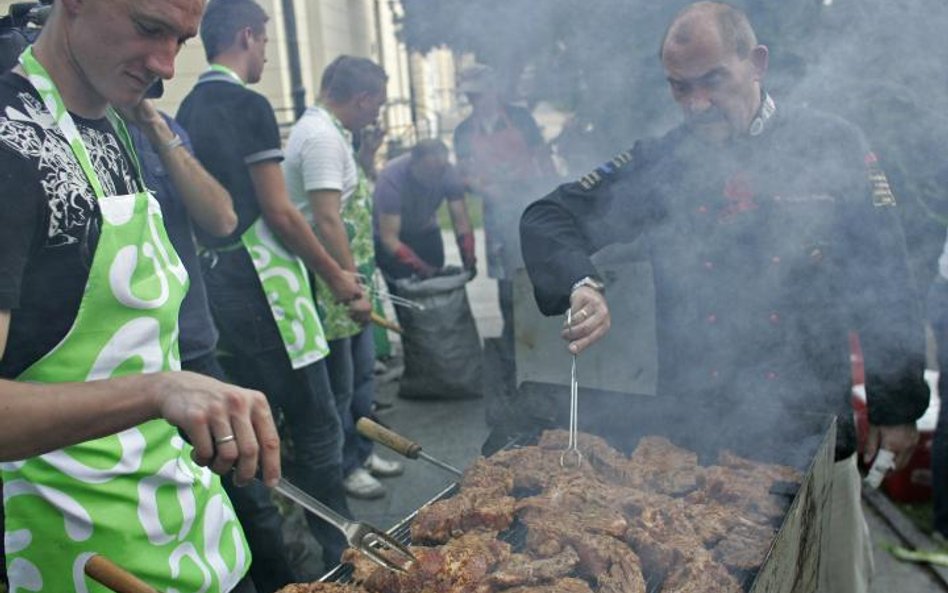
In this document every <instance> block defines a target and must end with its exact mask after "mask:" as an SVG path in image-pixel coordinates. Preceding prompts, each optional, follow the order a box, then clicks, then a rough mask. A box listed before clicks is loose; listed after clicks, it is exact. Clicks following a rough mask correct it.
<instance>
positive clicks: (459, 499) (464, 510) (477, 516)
mask: <svg viewBox="0 0 948 593" xmlns="http://www.w3.org/2000/svg"><path fill="white" fill-rule="evenodd" d="M516 503H517V501H516V500H515V499H514V498H513V497H510V496H506V495H504V494H503V493H502V492H501V491H500V490H497V489H486V490H485V489H482V488H470V489H467V490H461V491H460V492H458V493H457V494H455V495H454V496H452V497H451V498H447V499H444V500H439V501H436V502H433V503H431V504H428V505H425V506H424V507H422V508H421V509H419V510H418V515H417V516H416V517H415V519H414V521H412V524H411V539H412V541H413V542H415V543H418V544H443V543H445V542H447V541H448V540H450V539H451V538H453V537H458V536H460V535H462V534H464V533H468V532H472V531H492V532H499V531H503V530H505V529H507V528H508V527H509V526H510V524H511V523H512V522H513V519H514V514H515V512H516Z"/></svg>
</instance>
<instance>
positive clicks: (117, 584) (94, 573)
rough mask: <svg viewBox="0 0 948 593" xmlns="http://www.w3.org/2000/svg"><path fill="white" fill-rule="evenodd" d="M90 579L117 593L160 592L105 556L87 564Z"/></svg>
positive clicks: (95, 558) (97, 556)
mask: <svg viewBox="0 0 948 593" xmlns="http://www.w3.org/2000/svg"><path fill="white" fill-rule="evenodd" d="M85 571H86V574H87V575H88V576H89V578H91V579H93V580H95V581H96V582H98V583H100V584H102V585H105V586H106V587H108V588H109V589H111V590H113V591H115V593H158V590H157V589H155V588H154V587H152V586H151V585H149V584H148V583H146V582H145V581H143V580H141V579H139V578H138V577H136V576H135V575H133V574H132V573H130V572H128V571H127V570H125V569H124V568H122V567H121V566H119V565H117V564H115V563H114V562H112V561H111V560H109V559H108V558H106V557H105V556H100V555H98V554H97V555H95V556H93V557H92V558H90V559H89V561H88V562H86V567H85Z"/></svg>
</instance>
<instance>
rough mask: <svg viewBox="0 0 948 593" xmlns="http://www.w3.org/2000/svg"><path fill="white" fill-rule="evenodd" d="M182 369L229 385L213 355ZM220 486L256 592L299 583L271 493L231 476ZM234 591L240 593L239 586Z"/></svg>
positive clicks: (266, 592) (270, 592)
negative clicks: (246, 549) (246, 551)
mask: <svg viewBox="0 0 948 593" xmlns="http://www.w3.org/2000/svg"><path fill="white" fill-rule="evenodd" d="M181 367H182V368H183V369H184V370H186V371H193V372H195V373H200V374H202V375H207V376H208V377H214V378H215V379H218V380H220V381H224V382H229V379H228V378H227V376H226V374H225V373H224V369H223V368H221V365H220V363H218V361H217V357H216V356H215V355H214V354H206V355H204V356H201V357H198V358H195V359H193V360H183V361H181ZM221 483H222V484H223V486H224V490H226V491H227V495H228V496H229V497H230V500H231V503H233V505H234V511H235V512H236V513H237V519H239V520H240V524H241V526H242V527H243V528H244V534H245V535H246V536H247V543H248V544H249V545H250V554H251V557H252V562H251V564H250V577H251V578H252V579H253V584H254V585H255V586H256V590H257V592H258V593H273V592H274V591H276V590H278V589H280V588H282V587H283V586H285V585H287V584H289V583H294V582H296V581H297V580H298V579H297V578H296V575H295V574H294V573H293V569H292V568H291V567H290V563H289V560H287V557H286V549H285V546H284V544H283V517H282V516H281V515H280V511H279V509H277V507H276V505H275V504H273V500H272V499H271V498H270V490H269V489H268V488H267V487H266V486H264V485H263V484H261V483H260V482H257V481H254V482H251V483H249V484H247V485H246V486H236V485H235V484H234V482H233V480H231V479H230V477H229V476H223V477H221ZM235 591H240V588H239V586H238V589H236V590H235Z"/></svg>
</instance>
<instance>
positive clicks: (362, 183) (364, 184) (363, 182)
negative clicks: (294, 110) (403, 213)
mask: <svg viewBox="0 0 948 593" xmlns="http://www.w3.org/2000/svg"><path fill="white" fill-rule="evenodd" d="M313 108H314V109H316V110H317V111H322V112H323V113H325V114H326V117H328V118H329V121H331V122H332V125H334V126H336V129H337V130H339V134H340V135H342V137H343V138H345V139H346V142H349V152H351V153H352V159H353V160H354V161H355V166H356V176H357V180H358V187H357V188H356V189H357V191H368V182H369V180H368V178H367V177H366V176H365V171H363V170H362V166H361V165H360V164H359V159H357V158H356V154H355V148H354V147H353V146H352V143H351V142H350V138H351V137H352V136H351V134H352V132H350V131H349V130H347V129H346V127H345V126H344V125H342V121H340V120H339V118H338V117H336V116H335V114H334V113H333V112H332V111H330V110H329V108H328V107H326V106H325V105H323V104H322V103H316V104H315V105H314V106H313Z"/></svg>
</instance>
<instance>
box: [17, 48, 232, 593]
mask: <svg viewBox="0 0 948 593" xmlns="http://www.w3.org/2000/svg"><path fill="white" fill-rule="evenodd" d="M20 63H21V64H22V65H23V68H24V70H25V72H26V73H27V75H28V76H29V80H30V82H31V83H32V84H33V86H34V87H35V88H36V90H37V91H38V92H39V94H40V96H41V97H42V98H43V102H44V103H45V105H46V108H47V109H48V110H49V112H50V113H51V114H52V115H53V117H54V120H55V123H56V124H57V125H58V127H59V129H60V131H61V132H62V134H63V135H64V136H65V137H66V139H67V140H68V142H69V144H70V146H71V147H72V151H73V154H74V155H75V157H76V160H77V161H78V162H79V164H80V166H81V167H82V170H83V172H84V173H85V175H86V177H87V179H88V181H89V184H90V185H91V186H92V189H93V191H94V192H95V195H96V198H97V200H98V205H99V207H100V209H101V211H102V230H101V236H100V238H99V242H98V246H97V248H96V250H95V255H94V257H93V260H92V264H91V268H90V270H89V279H88V282H87V284H86V287H85V292H84V294H83V298H82V302H81V303H80V305H79V311H78V313H77V316H76V320H75V322H74V323H73V326H72V328H70V330H69V332H68V333H67V334H66V337H65V338H63V340H62V341H61V342H60V343H59V344H58V345H57V346H56V347H55V348H54V349H53V350H52V351H50V352H48V353H47V354H46V355H45V356H44V357H43V358H41V359H40V360H39V361H37V362H36V363H35V364H33V365H32V366H31V367H30V368H28V369H27V370H26V371H24V372H23V374H21V375H20V376H19V377H18V378H17V380H18V381H28V382H37V383H60V382H73V381H76V382H78V381H94V380H98V379H107V378H111V377H121V376H125V375H132V374H138V373H155V372H159V371H166V370H176V369H179V368H180V366H181V365H180V360H179V359H178V352H177V350H178V348H177V342H178V340H177V332H178V309H179V307H180V304H181V300H182V299H183V298H184V295H185V292H186V291H187V285H188V276H187V272H186V271H185V269H184V266H183V265H182V263H181V260H180V259H179V258H178V256H177V254H176V253H175V251H174V248H173V247H172V246H171V242H170V241H169V240H168V236H167V234H166V233H165V229H164V224H163V222H162V216H161V209H160V207H159V205H158V202H157V201H156V200H155V199H154V197H153V196H152V195H151V194H149V193H147V192H139V193H136V194H128V195H123V196H105V195H104V192H103V190H102V186H101V184H100V183H99V180H98V178H97V177H96V173H95V170H94V168H93V166H92V164H91V162H90V160H89V155H88V153H87V151H86V148H85V146H84V145H83V142H82V138H81V136H80V134H79V132H78V130H77V129H76V127H75V124H74V123H73V121H72V118H71V117H70V116H69V113H68V111H67V110H66V108H65V105H64V104H63V102H62V99H61V97H60V95H59V92H58V91H57V89H56V87H55V85H54V84H53V82H52V80H51V79H50V78H49V75H48V74H47V72H46V70H45V69H44V68H43V66H42V65H41V64H39V63H38V62H37V61H36V60H35V58H34V57H33V54H32V51H31V50H30V49H27V50H26V51H25V52H24V53H23V55H22V56H21V57H20ZM109 115H110V120H111V121H112V123H113V125H114V126H115V128H116V131H117V133H118V135H119V138H120V140H121V141H122V143H123V145H124V146H125V149H126V150H127V151H128V154H129V155H130V156H131V158H132V159H133V161H135V162H134V165H135V167H136V169H137V170H138V171H139V183H140V184H141V187H143V188H144V183H142V182H141V175H140V169H138V163H137V160H136V158H135V151H134V149H133V148H132V143H131V140H130V139H129V137H128V131H127V130H126V129H125V126H124V124H123V123H122V121H121V120H120V119H119V118H118V116H117V115H115V113H114V112H111V111H110V114H109ZM190 454H191V447H190V445H188V444H186V443H185V442H184V441H183V440H182V439H181V437H180V436H179V435H178V432H177V430H175V428H174V427H173V426H171V425H170V424H168V423H167V422H165V421H164V420H153V421H150V422H146V423H144V424H141V425H139V426H136V427H135V428H131V429H129V430H125V431H123V432H120V433H118V434H116V435H112V436H109V437H104V438H100V439H95V440H92V441H88V442H85V443H81V444H79V445H75V446H72V447H68V448H65V449H61V450H58V451H53V452H51V453H47V454H46V455H42V456H39V457H34V458H30V459H26V460H22V461H17V462H10V463H4V464H2V466H0V467H2V470H3V482H4V492H3V496H4V508H5V511H6V544H7V549H6V553H7V569H8V573H9V577H10V586H11V593H14V592H16V591H45V592H49V593H66V592H69V591H76V592H81V593H84V592H87V591H92V592H106V591H108V589H106V588H104V587H102V586H101V585H98V584H97V583H95V582H93V581H91V580H89V579H87V578H86V577H85V576H84V575H83V567H84V565H85V563H86V561H87V560H88V559H89V558H90V557H91V556H92V555H93V554H103V555H105V556H106V557H108V558H109V559H111V560H113V561H114V562H116V563H117V564H118V565H120V566H122V567H124V568H125V569H127V570H129V571H130V572H132V573H133V574H135V575H137V576H138V577H140V578H141V579H143V580H144V581H146V582H148V583H149V584H151V585H152V586H153V587H155V588H157V589H159V590H161V591H166V592H167V593H172V592H180V593H193V592H200V593H205V592H222V591H229V590H230V589H231V588H233V586H234V585H235V584H236V583H237V582H238V581H239V580H240V579H241V578H242V577H243V575H244V573H245V572H246V570H247V568H248V566H249V554H248V549H247V544H246V542H245V541H244V537H243V532H242V531H241V528H240V524H239V523H238V521H237V518H236V516H235V515H234V511H233V509H232V508H231V505H230V501H229V500H228V499H227V496H226V495H225V494H224V491H223V489H222V488H221V485H220V480H219V479H218V478H217V477H216V476H215V475H214V474H212V473H211V472H210V471H209V470H208V469H206V468H202V467H199V466H197V465H196V464H195V463H194V462H193V461H191V455H190Z"/></svg>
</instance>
